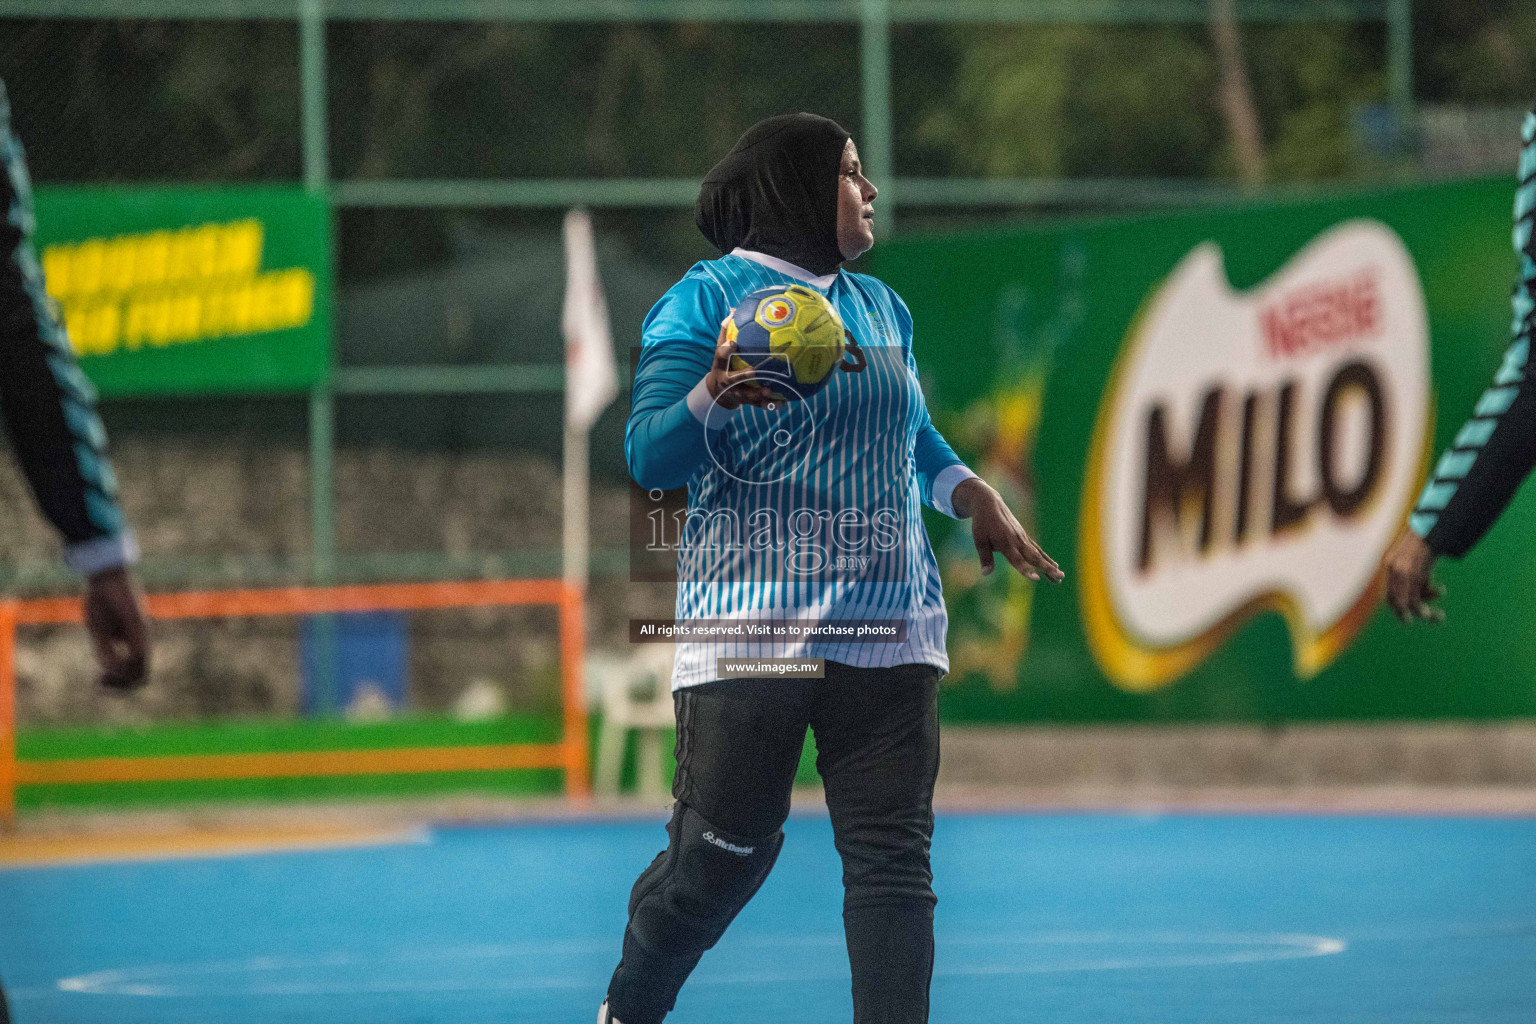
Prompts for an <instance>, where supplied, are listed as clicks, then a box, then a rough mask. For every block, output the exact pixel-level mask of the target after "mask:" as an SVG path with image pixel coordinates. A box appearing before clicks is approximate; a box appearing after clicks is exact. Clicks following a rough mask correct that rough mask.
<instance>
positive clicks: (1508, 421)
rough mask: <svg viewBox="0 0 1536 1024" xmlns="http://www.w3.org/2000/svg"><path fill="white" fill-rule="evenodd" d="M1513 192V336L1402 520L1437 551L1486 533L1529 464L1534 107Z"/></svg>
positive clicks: (1535, 300)
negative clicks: (1490, 379)
mask: <svg viewBox="0 0 1536 1024" xmlns="http://www.w3.org/2000/svg"><path fill="white" fill-rule="evenodd" d="M1521 141H1522V144H1523V145H1522V149H1521V154H1520V170H1519V186H1518V188H1517V189H1516V191H1515V230H1514V243H1515V252H1516V254H1517V256H1518V258H1519V261H1520V278H1519V281H1518V283H1517V284H1516V286H1515V293H1514V299H1513V306H1514V322H1513V324H1512V325H1511V328H1510V330H1511V333H1512V334H1513V336H1514V337H1513V340H1512V341H1511V342H1510V345H1509V348H1507V349H1506V350H1505V352H1504V358H1503V359H1502V360H1501V362H1500V364H1499V368H1498V370H1497V372H1496V373H1495V374H1494V378H1493V385H1492V386H1491V387H1490V388H1488V389H1487V390H1486V391H1484V392H1483V394H1482V396H1481V397H1480V398H1479V399H1478V400H1477V405H1476V407H1475V408H1474V409H1473V412H1472V418H1471V419H1469V420H1468V421H1467V422H1466V424H1465V425H1464V426H1463V427H1462V428H1461V430H1460V431H1458V432H1457V434H1456V439H1455V441H1453V442H1452V445H1451V448H1450V450H1449V451H1447V452H1446V453H1445V454H1444V455H1443V456H1441V458H1440V461H1439V462H1438V463H1437V464H1436V465H1435V469H1434V472H1433V473H1432V474H1430V478H1429V481H1428V483H1426V484H1425V487H1424V492H1423V494H1421V495H1420V496H1419V502H1418V505H1417V507H1416V508H1415V509H1414V510H1413V514H1412V515H1411V516H1410V517H1409V520H1408V524H1409V527H1410V528H1411V529H1412V530H1413V531H1414V532H1415V533H1417V534H1418V535H1419V536H1420V537H1422V538H1424V541H1425V543H1426V544H1428V545H1429V547H1430V548H1431V549H1432V550H1434V551H1435V552H1437V553H1439V554H1444V555H1451V556H1453V557H1460V556H1461V555H1463V554H1465V553H1466V552H1467V551H1468V550H1470V549H1471V548H1472V546H1473V545H1474V544H1476V543H1477V542H1478V540H1480V539H1481V538H1482V536H1483V535H1484V534H1485V533H1487V532H1488V529H1489V528H1490V527H1491V526H1492V525H1493V523H1494V521H1495V520H1496V519H1498V517H1499V515H1500V513H1502V512H1503V511H1504V509H1505V507H1506V506H1508V505H1509V502H1510V500H1511V499H1512V498H1513V497H1514V494H1515V491H1516V489H1517V488H1518V487H1519V486H1520V483H1521V481H1523V480H1524V479H1525V478H1526V476H1527V475H1528V474H1529V473H1530V471H1531V468H1532V466H1533V465H1536V394H1533V391H1532V389H1531V388H1530V387H1529V386H1528V380H1529V377H1528V374H1527V373H1526V366H1527V362H1528V360H1529V358H1530V348H1531V335H1532V333H1533V329H1536V238H1533V237H1532V235H1533V227H1536V109H1532V111H1531V112H1530V113H1528V114H1526V116H1525V122H1524V125H1523V126H1522V129H1521Z"/></svg>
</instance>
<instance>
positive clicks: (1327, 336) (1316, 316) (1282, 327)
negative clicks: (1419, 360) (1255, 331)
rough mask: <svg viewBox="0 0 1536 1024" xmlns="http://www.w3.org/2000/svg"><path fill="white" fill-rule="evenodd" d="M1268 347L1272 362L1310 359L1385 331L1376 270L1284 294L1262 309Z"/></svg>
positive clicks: (1262, 322) (1262, 323)
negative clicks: (1309, 355) (1286, 358)
mask: <svg viewBox="0 0 1536 1024" xmlns="http://www.w3.org/2000/svg"><path fill="white" fill-rule="evenodd" d="M1259 323H1260V324H1261V325H1262V326H1263V329H1264V348H1265V350H1266V351H1267V352H1268V353H1269V355H1270V356H1272V357H1276V358H1278V357H1283V356H1298V355H1306V354H1307V353H1309V352H1315V351H1318V350H1319V349H1324V348H1329V347H1331V346H1333V345H1338V344H1340V343H1342V342H1346V341H1351V340H1353V339H1355V338H1364V337H1370V336H1373V335H1376V334H1379V333H1380V332H1381V294H1380V288H1379V287H1378V285H1377V281H1376V271H1375V269H1374V268H1372V269H1369V270H1363V271H1361V272H1360V273H1358V274H1356V275H1355V276H1354V277H1351V278H1348V279H1347V280H1340V281H1324V282H1320V283H1317V284H1310V285H1307V286H1305V287H1303V288H1298V289H1296V290H1295V291H1293V292H1290V293H1289V294H1286V295H1282V296H1280V298H1279V299H1278V300H1277V301H1275V302H1274V303H1272V304H1270V305H1267V306H1265V307H1263V308H1262V309H1260V310H1259Z"/></svg>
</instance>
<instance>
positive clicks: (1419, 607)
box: [1381, 527, 1445, 623]
mask: <svg viewBox="0 0 1536 1024" xmlns="http://www.w3.org/2000/svg"><path fill="white" fill-rule="evenodd" d="M1381 561H1382V566H1383V568H1385V569H1386V573H1387V604H1388V605H1389V606H1391V608H1392V613H1393V614H1394V615H1396V616H1397V619H1398V621H1399V622H1402V623H1409V622H1413V621H1415V620H1416V619H1423V620H1425V621H1426V622H1440V621H1441V620H1443V619H1444V618H1445V612H1444V610H1442V609H1440V608H1436V607H1435V605H1434V602H1435V601H1438V600H1439V599H1440V597H1441V596H1442V595H1443V594H1444V593H1445V591H1444V589H1442V588H1441V587H1439V586H1437V585H1436V584H1435V583H1434V581H1432V580H1431V579H1430V578H1429V571H1430V570H1431V569H1433V568H1434V566H1435V552H1434V550H1433V549H1432V548H1431V547H1430V546H1429V545H1428V544H1426V543H1424V538H1422V537H1420V536H1419V535H1418V534H1416V533H1414V532H1413V531H1412V530H1410V529H1408V528H1407V527H1403V532H1402V533H1400V534H1398V535H1397V540H1395V541H1393V542H1392V546H1391V547H1390V548H1388V549H1387V554H1386V557H1384V558H1383V559H1382V560H1381Z"/></svg>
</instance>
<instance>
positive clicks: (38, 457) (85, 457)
mask: <svg viewBox="0 0 1536 1024" xmlns="http://www.w3.org/2000/svg"><path fill="white" fill-rule="evenodd" d="M0 160H3V163H4V175H3V179H0V206H3V208H4V209H5V210H6V212H7V217H6V218H5V220H4V222H3V223H0V418H3V419H4V421H5V427H6V431H7V433H8V434H9V435H10V439H11V448H12V450H13V451H14V452H15V453H16V458H17V460H18V461H19V462H20V464H21V469H22V472H23V474H25V476H26V478H27V482H28V483H29V484H30V485H31V488H32V493H33V495H34V496H35V497H36V499H37V503H38V506H39V507H40V508H41V509H42V512H43V514H44V515H45V516H46V517H47V518H48V520H49V521H50V522H51V523H53V525H54V527H55V528H57V529H58V531H59V533H60V534H61V535H62V536H63V538H64V542H65V551H64V557H65V560H66V561H67V562H68V563H69V564H70V566H71V567H72V568H74V569H75V570H77V571H79V572H81V573H85V574H90V573H94V572H99V571H101V570H104V569H110V568H114V567H116V566H119V565H122V564H124V563H126V562H130V561H132V560H133V559H134V557H135V555H136V551H135V548H134V544H133V538H132V536H131V534H129V532H128V530H127V529H126V527H125V524H124V521H123V513H122V509H121V507H120V506H119V504H118V498H117V482H116V480H115V479H114V477H113V475H112V467H111V466H110V464H109V463H108V462H107V457H106V431H105V430H104V429H103V428H102V425H101V419H100V418H99V417H98V416H97V415H96V393H95V390H94V389H93V388H92V387H91V385H90V382H89V381H87V380H86V378H85V375H84V374H83V373H81V372H80V368H79V367H78V366H77V365H76V364H75V358H74V353H73V352H72V351H71V350H70V346H69V338H68V336H67V335H66V334H65V333H64V328H63V327H62V326H61V325H60V324H59V321H58V318H57V317H56V316H55V314H54V311H53V306H52V303H51V302H50V300H49V299H48V296H47V293H46V292H45V290H44V287H43V275H42V271H41V269H40V268H39V266H38V263H37V256H36V254H35V252H34V251H33V248H32V238H31V236H32V230H33V214H32V197H31V185H30V182H29V180H28V176H27V168H26V162H25V153H24V151H23V149H22V146H21V142H20V140H19V139H17V138H16V136H15V135H14V134H13V133H12V132H11V127H10V108H9V104H8V103H7V102H6V98H5V92H4V87H3V85H0Z"/></svg>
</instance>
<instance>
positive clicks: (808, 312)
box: [725, 284, 844, 401]
mask: <svg viewBox="0 0 1536 1024" xmlns="http://www.w3.org/2000/svg"><path fill="white" fill-rule="evenodd" d="M843 333H844V332H843V321H842V320H841V318H839V317H838V315H837V310H835V309H833V308H832V303H830V302H828V301H827V298H826V296H824V295H822V294H821V293H820V292H818V291H815V290H813V289H810V288H806V287H804V286H803V285H798V284H795V285H790V286H789V287H787V288H786V287H784V286H782V285H775V286H773V287H769V288H759V289H758V290H757V291H755V292H752V293H750V294H749V295H747V297H746V298H744V299H742V300H741V302H740V304H738V305H737V307H736V311H735V312H734V313H732V314H731V319H730V320H729V321H727V323H726V325H725V336H726V337H727V338H730V339H732V340H733V341H735V342H736V354H735V355H733V356H732V357H731V369H733V370H745V369H747V368H749V367H750V368H751V369H752V370H753V371H755V374H754V375H755V376H756V377H757V379H758V381H759V382H760V383H762V384H763V385H764V386H766V387H768V388H769V389H770V392H771V393H772V394H773V395H774V397H775V398H778V399H781V400H787V401H793V400H797V399H801V398H807V397H809V396H811V395H814V394H815V393H816V392H818V391H820V390H821V389H822V388H824V387H826V385H827V382H828V381H830V380H831V379H832V372H833V371H834V370H836V369H837V364H838V363H839V362H840V361H841V360H842V358H843Z"/></svg>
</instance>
